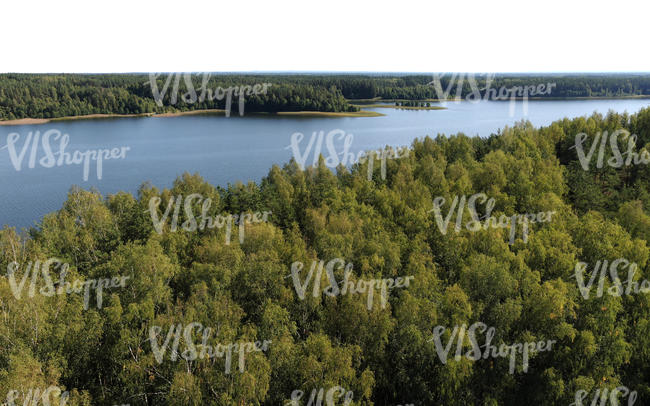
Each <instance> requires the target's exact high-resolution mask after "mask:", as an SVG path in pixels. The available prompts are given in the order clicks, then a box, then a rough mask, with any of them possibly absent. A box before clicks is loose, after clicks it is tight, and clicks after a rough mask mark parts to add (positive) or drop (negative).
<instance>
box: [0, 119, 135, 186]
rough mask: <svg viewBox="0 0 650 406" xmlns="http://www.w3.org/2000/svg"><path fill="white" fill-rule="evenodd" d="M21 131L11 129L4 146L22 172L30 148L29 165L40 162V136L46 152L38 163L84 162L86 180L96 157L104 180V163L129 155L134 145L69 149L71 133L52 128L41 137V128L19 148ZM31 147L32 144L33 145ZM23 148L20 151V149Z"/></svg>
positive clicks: (60, 164) (55, 164) (97, 165)
mask: <svg viewBox="0 0 650 406" xmlns="http://www.w3.org/2000/svg"><path fill="white" fill-rule="evenodd" d="M20 138H21V135H20V134H18V133H11V134H9V135H7V145H5V146H4V147H2V148H0V149H5V148H6V149H7V150H8V151H9V158H10V159H11V163H12V164H13V166H14V169H16V171H18V172H20V171H21V170H22V168H23V162H24V160H25V157H26V155H27V151H29V160H28V162H27V167H28V168H29V169H34V167H35V166H36V163H37V161H36V159H37V158H38V156H39V148H38V146H39V140H40V143H41V145H42V147H43V156H42V158H41V159H39V160H38V165H40V166H42V167H43V168H53V167H55V166H63V165H81V164H83V180H84V182H85V181H88V176H89V174H90V164H91V162H93V161H94V163H95V167H96V171H97V179H98V180H101V179H102V176H103V173H104V171H103V163H104V161H108V160H110V159H125V158H126V151H128V150H130V149H131V148H130V147H120V148H112V149H96V150H86V151H79V150H76V151H73V152H66V148H67V147H68V144H69V143H70V136H69V135H68V134H62V133H61V131H59V130H54V129H53V130H48V131H46V132H45V133H43V135H42V137H41V133H40V131H36V132H31V131H30V132H29V133H28V134H27V136H26V137H25V141H24V142H23V145H22V147H19V148H17V143H18V141H19V140H20ZM50 140H52V141H54V142H58V148H55V149H54V150H53V149H52V145H50ZM30 147H31V148H30ZM18 150H20V152H19V151H18Z"/></svg>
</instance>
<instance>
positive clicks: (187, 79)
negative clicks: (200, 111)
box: [146, 72, 272, 117]
mask: <svg viewBox="0 0 650 406" xmlns="http://www.w3.org/2000/svg"><path fill="white" fill-rule="evenodd" d="M160 75H161V74H160V73H150V74H149V82H146V84H148V85H149V86H151V90H152V92H153V98H154V100H155V101H156V104H158V106H160V107H162V106H163V100H164V98H165V94H166V93H167V90H168V89H169V85H170V84H171V82H172V80H173V81H174V85H173V87H172V91H171V95H170V97H169V100H170V104H171V105H175V104H176V103H177V102H178V91H179V85H180V81H181V78H182V79H183V82H184V83H185V87H186V90H187V92H186V93H184V94H182V95H181V100H182V101H183V102H185V103H186V104H193V103H196V102H197V101H198V102H199V103H201V102H203V101H205V100H206V99H207V100H209V101H212V100H223V99H224V97H225V98H226V102H225V110H226V117H230V111H231V108H232V98H233V96H235V97H237V96H238V97H239V115H240V116H243V115H244V103H245V99H244V96H251V95H258V94H266V92H267V89H268V88H269V87H270V86H272V84H271V83H262V84H260V83H257V84H255V85H253V86H250V85H243V86H235V87H228V88H226V89H224V88H222V87H217V88H215V89H214V90H213V89H209V88H208V82H209V81H210V76H211V73H209V72H205V73H202V74H200V75H201V86H200V87H199V89H198V90H199V91H200V92H201V93H200V94H199V95H197V92H196V89H195V87H194V82H193V80H192V73H171V74H167V77H166V78H165V83H164V85H163V88H162V90H160V89H158V80H157V79H158V77H160Z"/></svg>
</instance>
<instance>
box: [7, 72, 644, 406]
mask: <svg viewBox="0 0 650 406" xmlns="http://www.w3.org/2000/svg"><path fill="white" fill-rule="evenodd" d="M143 79H144V77H143V76H138V75H89V76H86V75H74V76H68V75H66V76H61V75H51V76H50V75H48V76H46V75H39V76H30V75H3V76H2V77H0V89H2V93H0V105H2V106H4V110H2V111H3V114H4V117H5V118H9V117H10V116H9V115H8V112H9V110H11V112H12V113H11V114H13V117H20V116H38V115H39V114H42V115H44V114H49V115H51V116H54V115H65V114H70V112H71V111H72V112H74V113H75V114H77V113H87V112H94V111H100V110H104V109H109V110H111V111H113V112H141V111H148V110H156V109H157V108H158V107H157V106H156V104H155V102H154V101H153V100H152V99H151V98H150V97H149V96H148V95H147V91H148V90H147V88H146V87H144V85H143V83H144V80H143ZM219 80H220V83H226V84H227V83H229V81H233V82H236V81H238V80H242V79H241V78H229V77H227V76H224V77H220V78H219ZM246 80H249V81H250V82H251V83H254V82H256V81H264V82H267V81H268V82H273V83H274V86H273V87H272V88H271V89H273V91H272V92H270V93H269V95H268V96H267V97H271V98H272V97H278V100H279V102H278V104H277V106H278V107H282V106H284V105H285V102H287V103H290V104H291V103H292V102H289V100H291V97H295V101H296V103H298V104H300V103H306V104H309V103H312V102H322V101H324V100H332V101H337V102H338V103H341V104H340V105H337V106H338V107H335V106H334V105H331V107H332V108H344V106H345V102H344V101H343V99H342V98H343V96H345V97H375V96H376V95H380V96H382V97H404V96H406V95H408V97H413V96H414V95H416V94H417V92H418V90H417V89H424V88H425V87H424V86H425V85H424V82H426V81H427V80H430V79H429V78H426V77H424V76H422V77H393V78H391V77H379V78H376V77H363V76H354V77H347V76H341V77H333V78H322V77H318V76H310V77H307V76H296V77H283V76H277V77H268V76H264V77H263V78H262V77H255V76H248V77H246ZM500 80H503V81H504V82H503V83H518V82H517V81H518V80H523V79H517V78H511V79H500ZM554 80H555V81H557V82H558V90H562V91H563V92H565V94H566V95H573V93H572V92H573V90H572V89H583V90H578V91H576V92H577V93H576V94H583V93H581V92H584V86H582V85H579V83H583V82H585V81H587V82H589V83H591V85H590V89H591V90H590V91H591V92H594V93H596V94H608V92H609V94H637V92H640V93H644V94H647V93H648V81H647V80H648V79H644V78H643V77H635V76H625V77H618V78H616V77H614V78H607V77H567V78H565V79H562V80H560V78H557V79H554ZM509 81H512V82H509ZM543 81H544V82H547V81H549V79H548V77H544V78H543ZM572 81H573V82H572ZM572 83H574V84H575V86H574V84H572ZM330 88H335V89H336V91H335V92H333V93H330V96H324V95H322V94H321V93H320V91H319V89H330ZM311 92H313V93H311ZM282 94H284V95H286V96H287V97H288V99H286V97H285V98H284V99H283V100H284V101H281V100H280V98H279V97H280V95H282ZM323 94H324V93H323ZM297 95H301V96H300V101H299V102H298V101H297V97H298V96H297ZM302 95H311V96H310V97H309V100H310V102H307V101H306V100H303V99H302ZM418 97H420V98H425V97H430V95H429V94H425V93H422V94H421V95H420V94H418ZM330 98H333V99H330ZM38 100H40V102H39V101H38ZM269 100H270V99H265V100H264V101H261V103H262V104H260V105H264V103H266V102H269ZM39 103H41V104H39ZM273 105H274V106H276V104H273ZM292 105H293V106H294V107H295V106H296V105H295V104H292ZM7 106H13V107H12V108H11V109H8V108H7ZM16 106H20V107H21V108H17V107H16ZM82 106H83V107H82ZM301 106H302V105H301ZM300 108H304V107H300ZM319 108H320V107H319ZM77 109H78V110H77ZM623 129H624V130H626V131H628V132H629V133H630V134H634V135H637V136H638V138H637V139H636V144H635V145H634V149H633V152H637V153H639V152H640V151H641V150H642V148H646V149H650V109H644V110H642V111H640V112H638V113H637V114H633V115H628V114H616V113H610V114H607V115H600V114H594V115H592V116H591V117H581V118H576V119H563V120H559V121H556V122H554V123H553V124H551V125H549V126H546V127H542V128H534V127H533V126H532V125H531V124H530V123H526V122H522V123H519V124H518V125H516V126H514V127H512V128H506V129H505V130H503V131H502V132H500V133H499V134H496V135H493V136H491V137H489V138H484V139H482V138H478V137H477V138H470V137H467V136H465V135H463V134H456V135H451V136H449V137H446V136H438V137H436V138H430V137H425V138H422V139H418V140H416V141H414V142H413V144H412V147H411V151H410V153H409V154H408V155H407V156H404V157H402V158H401V159H391V160H388V161H387V169H386V174H387V175H386V177H385V179H382V177H381V176H379V171H380V168H379V167H378V166H377V165H375V168H374V171H375V173H376V175H375V176H373V177H372V179H371V180H368V177H367V176H366V175H367V165H368V163H367V162H365V163H364V162H360V163H358V164H355V165H354V166H353V167H352V168H345V167H342V166H341V167H339V168H338V169H337V171H336V173H333V172H332V171H330V170H329V169H328V168H327V167H326V166H325V164H324V162H323V160H322V159H321V161H320V163H319V165H317V166H316V167H309V168H306V170H304V171H303V170H301V169H300V168H299V167H298V165H297V164H296V163H295V162H291V163H289V164H287V165H286V166H284V167H283V168H280V167H278V166H274V167H273V168H271V169H270V171H269V173H268V176H266V177H265V178H264V179H263V180H262V181H261V182H260V183H259V184H256V183H253V182H251V183H248V184H240V183H238V184H234V185H229V186H228V187H227V188H221V187H214V186H212V185H210V184H208V183H207V182H205V181H204V180H203V179H202V178H201V177H200V176H199V175H198V174H195V175H190V174H185V175H183V176H182V177H179V178H178V179H177V180H176V181H175V182H174V185H173V187H172V188H171V189H169V190H168V189H165V190H159V189H158V188H156V187H154V186H152V185H150V184H144V185H142V187H141V188H140V190H139V193H138V195H137V196H136V197H134V196H133V195H131V194H129V193H123V192H122V193H117V194H114V195H110V196H107V197H103V196H101V195H100V194H99V193H98V192H96V191H92V190H90V191H86V190H81V189H79V188H73V189H72V190H70V192H69V195H68V199H67V201H66V202H65V203H64V204H63V207H62V208H61V209H60V210H59V211H57V212H54V213H51V214H49V215H47V216H45V217H44V218H43V219H42V221H41V222H40V223H39V224H38V226H37V227H35V228H32V229H31V230H29V232H28V234H27V235H21V234H19V233H17V232H16V230H14V229H13V228H10V227H5V228H4V229H3V230H2V231H0V268H2V269H8V267H9V266H10V265H11V264H13V263H15V264H16V265H17V266H14V268H16V270H15V272H14V277H15V280H18V281H20V279H21V277H22V276H23V275H24V274H25V272H27V271H26V269H27V266H28V264H29V263H34V262H35V261H41V262H44V261H47V260H48V259H49V258H57V259H58V260H60V261H62V262H64V263H66V264H69V270H68V274H69V275H68V279H69V280H74V279H75V278H77V279H81V280H89V279H98V278H113V277H118V276H124V275H128V276H129V279H128V280H127V281H126V284H125V285H124V287H121V288H112V289H106V290H105V291H104V297H103V306H102V307H101V308H99V307H98V306H90V307H88V309H86V310H84V306H83V301H84V297H83V294H78V295H76V294H61V295H53V296H46V295H39V294H35V295H31V297H30V296H29V295H27V294H26V292H27V291H28V290H29V287H28V286H29V282H26V287H25V288H24V293H25V295H24V297H22V298H21V299H17V298H16V297H15V295H14V293H13V292H14V290H15V289H14V288H15V287H14V286H13V285H12V282H11V280H10V278H9V277H8V275H6V274H4V273H3V276H2V277H0V311H1V312H2V313H1V314H2V317H1V318H0V397H1V398H2V399H4V398H5V397H4V395H5V394H7V393H8V392H9V391H11V390H13V389H17V388H18V389H21V390H23V391H26V390H27V388H36V387H39V388H47V387H49V386H51V385H56V386H58V387H60V388H62V389H65V390H67V391H69V392H70V398H69V401H68V404H69V405H91V404H93V405H107V406H108V405H114V404H131V405H284V404H286V403H287V402H288V401H289V400H291V395H292V393H293V392H294V391H295V390H301V391H303V392H304V393H305V394H306V395H305V396H304V397H303V401H304V402H303V403H302V404H303V405H304V404H306V399H307V398H308V396H309V395H308V394H310V393H312V390H314V389H319V388H326V390H327V388H332V387H335V386H339V387H341V388H344V389H345V390H346V391H351V392H352V394H353V398H352V403H350V404H351V405H373V404H374V405H397V404H407V403H410V404H415V405H434V404H444V405H459V406H460V405H477V406H478V405H522V404H531V405H533V404H534V405H569V404H572V403H573V402H574V399H575V394H576V393H577V392H578V391H581V390H582V391H585V392H584V393H589V394H591V395H590V396H589V400H585V401H584V404H589V403H590V401H591V396H592V395H593V394H594V393H596V391H597V390H600V391H601V392H602V391H603V390H605V389H608V390H609V391H612V390H613V389H614V388H617V387H619V386H625V387H627V388H630V390H634V391H636V392H637V393H638V400H637V402H638V404H650V296H649V295H648V294H642V293H639V294H625V295H618V296H617V295H612V294H604V295H602V296H597V295H592V296H591V297H590V298H588V299H585V298H584V297H583V295H582V294H581V289H580V288H579V284H578V283H577V281H576V277H575V274H574V269H575V268H576V264H577V263H578V262H584V263H586V264H589V269H590V270H591V269H592V268H593V266H594V264H596V263H597V262H598V261H604V260H607V261H610V262H611V261H614V260H616V259H619V258H624V259H626V260H627V261H629V262H631V263H635V264H636V265H637V266H638V269H637V274H636V275H635V276H634V279H635V280H636V281H638V282H640V281H641V280H645V279H650V262H649V256H650V249H649V245H648V244H649V242H650V165H648V164H643V163H638V164H630V165H622V166H620V167H616V166H615V165H609V164H605V165H596V164H593V165H591V166H589V167H588V169H587V170H585V169H584V167H583V165H582V162H581V159H580V157H579V156H578V154H577V151H576V148H575V140H576V135H577V134H580V133H584V134H587V137H588V140H587V142H586V145H587V147H589V146H590V145H591V142H594V140H596V139H597V137H599V136H600V134H604V133H605V132H607V133H608V134H612V133H615V132H616V131H617V130H623ZM619 141H620V144H621V145H620V150H621V151H627V146H626V145H627V142H626V139H623V138H621V139H620V140H619ZM587 149H588V148H587ZM597 155H598V152H596V154H595V155H594V157H596V156H597ZM612 158H615V156H613V152H612V151H611V150H610V149H609V148H607V149H605V156H604V162H609V160H610V159H612ZM596 159H597V158H594V160H596ZM594 162H595V161H594ZM476 193H484V194H486V195H488V196H490V197H493V198H494V199H495V201H496V205H495V207H494V210H493V213H494V215H497V216H498V215H501V214H505V215H512V214H513V213H537V212H555V213H556V214H555V215H554V217H553V220H552V221H548V222H543V223H539V224H533V225H531V229H530V230H529V235H528V240H527V242H524V241H523V240H522V239H521V238H520V237H517V239H516V240H515V241H514V243H513V244H510V242H509V235H508V233H507V232H506V231H504V230H503V229H498V228H488V229H485V230H479V231H477V232H470V231H469V230H467V229H465V228H462V229H461V230H460V231H459V232H448V233H446V234H442V233H441V232H440V231H439V229H438V227H437V225H436V220H435V219H434V215H433V214H432V213H431V209H432V205H433V201H434V199H435V198H436V197H444V198H445V199H446V201H447V202H451V201H452V200H453V198H454V196H470V195H473V194H476ZM192 194H199V195H200V196H203V197H204V198H210V199H211V202H212V204H211V206H210V207H209V214H210V216H213V217H214V216H217V215H219V214H223V213H248V212H269V213H270V215H269V216H268V221H260V222H257V223H253V224H249V225H246V235H245V239H243V241H240V240H239V239H238V238H232V239H231V240H227V239H225V238H224V233H225V232H226V230H225V228H223V227H221V228H219V227H213V228H210V227H205V228H203V229H197V230H195V231H186V230H184V229H183V228H180V227H179V228H178V229H177V230H175V231H172V230H171V229H170V225H169V222H167V223H166V225H165V226H164V227H163V229H162V232H161V233H158V232H156V231H155V229H154V226H153V222H152V216H153V215H155V216H157V218H159V219H160V218H163V216H164V211H165V210H166V209H167V207H168V206H167V202H170V201H173V199H174V198H175V197H176V196H189V195H192ZM152 198H158V199H154V201H157V202H161V204H160V205H159V206H157V208H154V209H153V211H154V212H155V213H152V212H151V211H150V210H151V207H150V202H151V201H152ZM481 207H482V206H481ZM193 209H194V213H200V212H201V204H200V203H199V202H198V201H197V202H195V205H194V206H193ZM481 214H485V213H483V212H482V213H481ZM179 216H180V220H179V223H178V224H183V223H184V222H186V221H188V215H187V213H186V212H185V211H184V210H181V211H180V212H179ZM463 216H464V220H465V221H467V220H470V219H469V216H468V215H467V214H464V215H463ZM170 218H171V216H170ZM226 241H229V243H226ZM336 258H340V259H342V260H344V261H345V262H346V263H348V262H349V263H351V264H353V268H352V276H351V277H352V278H353V279H354V280H357V279H381V278H396V277H399V276H406V275H409V276H412V277H413V278H412V280H411V282H410V285H409V286H408V287H405V288H401V289H395V290H393V291H392V292H391V293H390V295H389V296H388V301H387V303H386V305H385V306H380V305H379V304H380V300H381V298H380V297H379V296H378V295H377V296H375V298H374V300H375V301H376V303H377V305H376V306H373V307H371V308H370V309H369V308H368V306H367V300H368V299H367V297H366V295H363V294H360V295H340V296H330V295H327V294H325V293H323V292H320V293H318V292H317V293H318V294H317V295H312V294H306V295H305V296H304V297H305V299H304V300H300V298H299V296H298V295H297V294H296V291H295V289H294V284H293V283H292V278H291V277H290V275H291V268H292V264H294V263H296V262H300V263H303V264H305V270H306V269H307V268H309V264H311V263H312V261H319V260H322V261H325V262H326V263H327V262H328V261H331V260H333V259H336ZM342 273H343V270H342V269H338V268H337V269H335V276H336V279H337V280H340V279H341V278H342ZM321 276H322V278H321V279H322V280H321V282H322V283H321V286H327V281H328V274H327V273H326V272H323V273H322V275H321ZM15 280H14V281H15ZM613 285H614V281H612V280H610V279H605V282H604V288H605V290H606V291H607V289H609V288H610V287H612V286H613ZM310 289H311V285H309V287H308V288H307V292H310V293H311V290H310ZM94 300H95V299H94V296H93V297H92V298H91V303H94ZM477 322H481V323H485V325H487V326H492V327H494V328H495V331H496V335H495V336H494V342H495V343H497V344H499V343H517V342H521V343H523V342H530V341H546V340H553V341H554V342H555V343H554V344H553V347H552V350H549V351H543V352H539V353H536V354H534V355H531V358H530V363H529V366H528V368H527V370H526V371H524V370H522V368H521V366H520V365H518V366H517V368H516V370H515V371H514V373H512V374H511V373H509V369H510V365H509V360H508V359H507V358H489V359H480V360H477V361H472V360H469V359H468V358H466V357H459V358H458V359H456V358H454V357H453V356H451V357H450V358H449V359H448V360H447V363H446V364H443V363H442V362H441V361H440V359H439V357H438V354H437V351H436V347H435V343H434V342H432V341H431V337H432V332H433V331H434V328H435V327H436V326H447V327H448V330H451V329H452V328H453V326H459V325H463V324H465V325H468V326H469V325H472V324H473V323H477ZM191 323H200V324H201V325H202V326H208V327H212V328H213V330H214V331H217V330H218V338H217V337H216V336H215V334H213V335H212V336H210V337H209V338H208V339H207V340H208V343H209V345H215V344H216V343H217V342H218V341H217V340H222V341H221V342H223V340H226V341H225V342H237V341H242V342H249V341H259V342H264V340H267V341H269V342H270V345H269V346H268V348H267V349H266V350H265V351H256V352H252V353H250V354H247V355H246V357H247V358H246V360H245V368H244V370H243V372H241V371H240V370H239V369H238V365H237V364H236V362H235V361H233V364H232V367H231V371H230V373H227V372H226V369H225V368H224V367H225V365H224V362H225V360H224V359H223V358H199V359H196V360H186V359H182V358H179V359H177V360H175V361H173V360H172V359H170V357H169V356H166V357H164V358H162V362H158V360H157V356H156V354H155V353H154V350H153V349H152V344H151V342H150V339H149V337H150V335H149V333H150V331H151V328H152V326H153V327H156V326H157V327H158V328H159V331H161V333H160V336H161V337H160V340H159V342H162V340H163V339H164V337H165V336H166V334H167V331H171V330H170V328H173V327H174V326H177V325H180V326H181V327H185V326H188V325H191ZM190 333H191V331H190ZM170 337H171V336H170ZM190 338H194V341H195V342H196V343H200V342H201V337H200V335H199V334H198V333H197V332H196V331H195V333H194V336H192V337H190ZM448 339H449V336H448V335H447V336H445V340H448ZM183 340H184V339H183ZM183 340H181V342H182V341H183ZM462 346H463V348H464V349H466V350H467V349H469V348H470V343H469V342H464V343H462ZM180 348H181V350H182V349H183V346H181V347H180ZM453 352H454V350H452V352H451V353H452V354H453ZM623 401H624V400H623ZM337 404H342V401H341V402H339V403H337Z"/></svg>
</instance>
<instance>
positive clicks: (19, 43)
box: [0, 0, 650, 73]
mask: <svg viewBox="0 0 650 406" xmlns="http://www.w3.org/2000/svg"><path fill="white" fill-rule="evenodd" d="M648 11H650V2H648V1H647V0H618V1H616V2H611V1H607V2H605V1H601V0H591V1H583V0H562V1H557V0H547V1H533V0H518V1H505V0H491V1H463V0H456V1H454V0H448V1H436V0H420V1H412V0H400V1H395V0H393V1H384V0H373V1H366V0H327V1H323V0H264V1H257V0H250V1H246V0H236V1H232V0H228V1H222V0H213V1H195V0H183V1H167V0H157V1H149V0H111V1H99V0H83V1H80V0H59V1H52V0H2V4H1V5H0V15H1V16H2V18H0V38H2V40H1V42H0V44H1V47H0V49H1V51H0V72H26V73H42V72H57V73H59V72H66V73H72V72H81V73H91V72H92V73H95V72H174V71H175V72H229V71H230V72H232V71H244V72H246V71H345V72H348V71H365V72H367V71H375V72H612V71H624V72H630V71H634V72H639V71H643V72H648V71H650V52H648V39H649V38H650V35H649V34H648V26H649V24H650V20H648V15H649V14H648Z"/></svg>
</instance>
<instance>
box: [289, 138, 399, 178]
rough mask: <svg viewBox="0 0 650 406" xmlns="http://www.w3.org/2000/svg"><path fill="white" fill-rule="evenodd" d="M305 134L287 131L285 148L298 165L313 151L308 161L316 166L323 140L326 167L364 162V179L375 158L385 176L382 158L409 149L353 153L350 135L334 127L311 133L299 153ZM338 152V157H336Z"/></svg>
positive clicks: (384, 164)
mask: <svg viewBox="0 0 650 406" xmlns="http://www.w3.org/2000/svg"><path fill="white" fill-rule="evenodd" d="M304 138H305V135H304V134H303V133H300V132H296V133H293V134H292V135H291V145H289V146H287V147H286V148H285V149H291V151H292V152H293V157H294V159H295V160H296V162H297V163H298V166H299V167H300V169H302V170H304V169H305V167H306V163H307V158H308V157H309V155H310V153H311V152H312V151H313V161H312V165H313V166H314V167H316V166H317V165H318V157H319V156H320V155H321V152H322V151H323V143H325V145H324V146H325V148H326V149H327V154H326V156H325V157H324V158H325V165H326V166H327V167H328V168H332V169H334V168H336V167H337V166H338V165H339V164H341V165H352V164H355V163H365V162H368V180H372V176H373V173H374V165H375V161H379V162H380V165H381V166H380V172H381V179H382V180H385V179H386V160H387V159H399V158H404V157H408V155H409V149H408V147H403V148H390V149H383V150H378V151H373V150H371V151H360V152H359V153H358V154H357V155H355V154H354V153H352V152H350V148H351V147H352V142H353V140H354V135H353V134H349V133H346V132H345V130H341V129H335V130H331V131H330V132H328V133H327V135H325V131H320V132H318V133H316V132H315V131H314V132H313V133H312V135H311V138H310V139H309V142H308V143H307V144H306V146H305V149H304V152H302V153H301V149H300V147H301V145H300V144H301V143H302V141H303V139H304ZM335 140H338V141H339V144H340V146H341V147H342V151H341V152H339V151H338V150H337V146H336V145H335ZM339 156H340V158H339Z"/></svg>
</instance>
